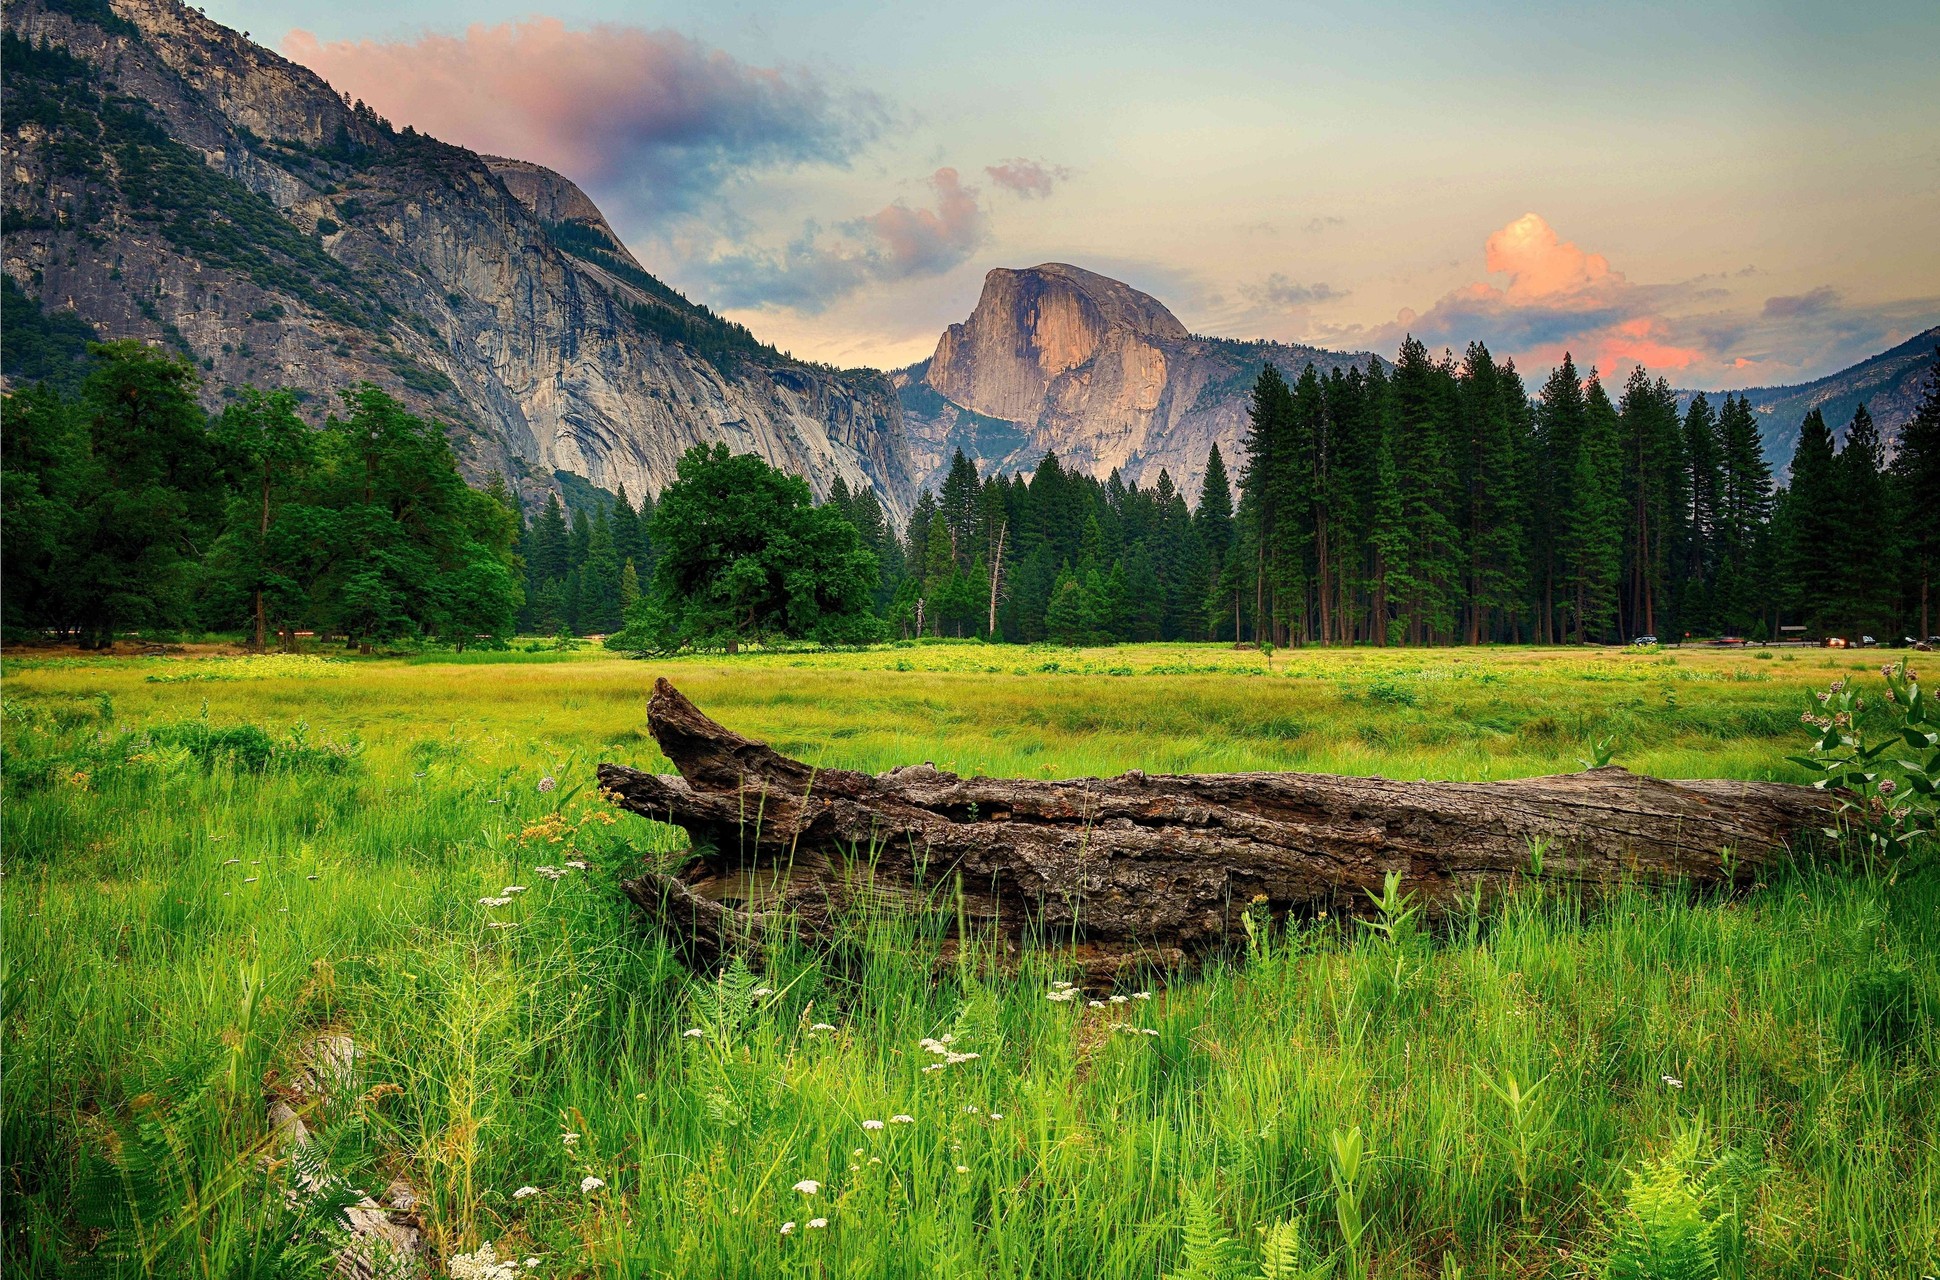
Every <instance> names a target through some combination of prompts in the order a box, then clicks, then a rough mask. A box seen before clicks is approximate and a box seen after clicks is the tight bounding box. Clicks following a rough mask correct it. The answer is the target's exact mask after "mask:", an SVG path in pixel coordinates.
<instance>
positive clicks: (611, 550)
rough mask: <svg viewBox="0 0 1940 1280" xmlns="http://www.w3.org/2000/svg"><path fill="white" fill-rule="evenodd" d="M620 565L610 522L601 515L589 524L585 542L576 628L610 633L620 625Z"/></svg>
mask: <svg viewBox="0 0 1940 1280" xmlns="http://www.w3.org/2000/svg"><path fill="white" fill-rule="evenodd" d="M621 567H622V562H621V560H620V555H619V551H618V548H617V547H616V546H615V543H614V538H613V523H612V521H611V519H609V517H608V516H607V514H606V513H605V512H601V513H600V518H599V519H597V520H595V521H593V522H592V527H591V532H590V533H589V534H588V537H587V543H586V564H585V566H584V568H583V569H582V570H581V573H580V588H579V625H580V629H581V630H583V631H585V632H588V633H592V634H601V635H606V634H611V633H612V632H615V631H618V630H619V629H620V627H621V626H622V619H623V612H622V606H621V601H620V595H621V593H620V576H621Z"/></svg>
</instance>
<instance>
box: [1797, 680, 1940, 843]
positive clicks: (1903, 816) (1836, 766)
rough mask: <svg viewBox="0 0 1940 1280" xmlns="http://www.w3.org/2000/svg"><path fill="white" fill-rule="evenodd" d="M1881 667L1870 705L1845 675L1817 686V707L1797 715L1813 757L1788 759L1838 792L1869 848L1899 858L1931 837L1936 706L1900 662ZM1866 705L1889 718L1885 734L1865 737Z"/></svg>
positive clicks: (1938, 746) (1939, 764)
mask: <svg viewBox="0 0 1940 1280" xmlns="http://www.w3.org/2000/svg"><path fill="white" fill-rule="evenodd" d="M1879 670H1880V675H1881V676H1883V677H1885V680H1886V690H1885V694H1884V696H1883V699H1881V700H1880V701H1877V702H1873V703H1869V702H1868V701H1867V699H1866V698H1865V697H1864V696H1862V695H1861V693H1860V692H1859V689H1858V688H1857V687H1856V686H1855V685H1854V684H1853V683H1852V682H1851V681H1848V680H1844V679H1840V680H1834V681H1833V682H1832V684H1831V686H1830V687H1828V688H1827V689H1824V690H1822V691H1821V692H1820V693H1819V695H1818V699H1819V705H1820V707H1821V708H1822V710H1820V711H1819V712H1816V713H1815V712H1813V711H1811V710H1807V711H1806V712H1805V714H1804V715H1802V716H1800V717H1799V720H1800V721H1801V723H1804V724H1806V725H1809V726H1811V727H1812V728H1813V729H1814V730H1816V731H1817V736H1816V741H1815V742H1814V743H1813V746H1812V754H1811V755H1809V756H1788V757H1787V759H1789V760H1791V761H1792V763H1794V764H1796V765H1799V766H1801V767H1803V768H1806V769H1809V770H1811V771H1813V772H1814V773H1817V774H1819V775H1820V777H1819V778H1818V779H1817V780H1816V781H1815V782H1814V783H1813V784H1812V785H1813V786H1815V787H1819V788H1821V789H1830V790H1834V791H1836V792H1837V793H1838V795H1839V797H1840V802H1841V803H1840V814H1841V817H1843V818H1844V819H1845V825H1846V826H1847V827H1848V828H1849V831H1850V833H1851V835H1852V837H1853V838H1855V839H1857V840H1859V841H1860V842H1861V844H1862V846H1863V847H1864V848H1865V849H1866V851H1867V852H1868V853H1871V854H1873V855H1875V856H1878V857H1882V858H1885V859H1888V860H1898V859H1903V858H1906V857H1908V856H1909V855H1911V854H1915V853H1924V852H1926V851H1928V850H1929V849H1930V847H1931V845H1932V842H1933V833H1934V821H1935V790H1936V787H1940V708H1936V707H1935V705H1934V701H1933V699H1932V698H1929V697H1927V696H1926V695H1925V694H1924V693H1922V692H1921V691H1920V683H1919V676H1918V674H1917V673H1915V672H1914V671H1912V670H1911V669H1910V668H1909V667H1908V666H1907V665H1906V661H1905V660H1904V659H1902V660H1901V661H1899V662H1898V663H1894V664H1890V665H1887V666H1883V667H1881V668H1880V669H1879ZM1869 708H1870V709H1871V711H1872V713H1873V717H1872V718H1874V719H1875V720H1882V719H1883V720H1884V721H1885V722H1886V731H1885V732H1884V733H1880V734H1878V735H1869V734H1868V733H1867V732H1866V730H1865V728H1864V727H1863V726H1862V724H1861V721H1862V718H1864V715H1865V713H1866V712H1867V711H1868V709H1869ZM1830 834H1833V835H1835V836H1836V835H1837V834H1839V833H1838V832H1832V833H1830Z"/></svg>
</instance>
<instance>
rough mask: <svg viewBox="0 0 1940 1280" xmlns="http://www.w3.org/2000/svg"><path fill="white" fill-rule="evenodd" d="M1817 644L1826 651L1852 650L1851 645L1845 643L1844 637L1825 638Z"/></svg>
mask: <svg viewBox="0 0 1940 1280" xmlns="http://www.w3.org/2000/svg"><path fill="white" fill-rule="evenodd" d="M1819 643H1820V644H1821V645H1823V646H1824V647H1826V648H1828V649H1850V648H1852V645H1851V644H1849V643H1847V641H1846V638H1845V637H1844V636H1827V637H1826V638H1825V639H1824V640H1821V641H1820V642H1819Z"/></svg>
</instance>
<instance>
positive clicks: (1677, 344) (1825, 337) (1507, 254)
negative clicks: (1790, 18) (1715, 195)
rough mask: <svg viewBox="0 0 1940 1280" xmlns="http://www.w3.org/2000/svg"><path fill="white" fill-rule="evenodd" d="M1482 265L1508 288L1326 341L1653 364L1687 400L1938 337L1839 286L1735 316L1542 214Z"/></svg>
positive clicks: (1927, 308)
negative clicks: (1637, 275)
mask: <svg viewBox="0 0 1940 1280" xmlns="http://www.w3.org/2000/svg"><path fill="white" fill-rule="evenodd" d="M1483 260H1484V265H1485V266H1486V267H1487V269H1488V272H1489V273H1490V274H1491V275H1492V276H1495V277H1497V279H1496V280H1493V281H1490V280H1479V281H1476V282H1474V283H1472V284H1468V285H1465V286H1463V287H1462V288H1459V289H1456V290H1454V291H1452V292H1450V293H1447V294H1444V295H1443V296H1442V297H1441V298H1440V299H1439V300H1437V301H1436V302H1435V304H1434V305H1433V306H1431V307H1429V308H1428V309H1427V310H1426V311H1424V312H1420V313H1416V312H1415V311H1413V310H1412V309H1408V308H1404V309H1402V310H1401V311H1400V312H1399V313H1398V314H1397V315H1396V316H1395V318H1394V320H1393V321H1391V322H1390V323H1387V324H1381V325H1372V326H1359V325H1348V326H1315V334H1314V336H1315V337H1316V338H1317V339H1318V340H1320V341H1322V342H1327V343H1330V344H1333V345H1341V346H1354V345H1364V346H1370V347H1373V348H1374V349H1376V350H1379V351H1383V352H1391V351H1393V350H1394V349H1395V348H1396V346H1397V345H1398V344H1399V343H1400V341H1401V339H1402V338H1403V337H1404V336H1405V335H1408V334H1413V335H1414V336H1415V337H1417V338H1419V339H1421V340H1422V341H1423V342H1424V343H1426V344H1427V345H1428V346H1429V347H1430V349H1437V348H1440V347H1443V346H1448V347H1453V348H1455V349H1456V350H1460V349H1461V348H1462V347H1464V346H1466V345H1467V344H1468V343H1469V342H1471V341H1474V340H1477V339H1479V340H1481V341H1482V342H1484V343H1486V344H1488V347H1489V349H1490V350H1491V351H1492V352H1493V353H1494V354H1495V355H1497V356H1498V357H1501V356H1511V357H1513V358H1514V359H1515V361H1516V363H1517V364H1518V365H1521V366H1522V367H1523V368H1525V369H1529V370H1536V371H1542V370H1547V369H1548V368H1550V367H1551V366H1553V365H1555V364H1556V363H1558V362H1559V361H1561V360H1562V358H1563V354H1564V353H1565V352H1568V353H1570V354H1571V355H1572V356H1574V357H1575V359H1576V363H1577V365H1578V366H1579V367H1581V368H1584V369H1588V368H1589V367H1591V366H1595V367H1596V368H1597V369H1598V370H1600V371H1601V372H1602V373H1603V374H1604V375H1605V376H1606V377H1611V378H1621V377H1622V376H1624V375H1625V374H1627V373H1628V371H1629V369H1630V367H1631V366H1632V365H1636V364H1641V365H1644V366H1645V367H1647V368H1649V369H1651V370H1652V371H1653V372H1659V373H1664V374H1667V375H1669V376H1671V377H1672V378H1673V379H1674V380H1676V381H1677V382H1678V384H1679V385H1681V386H1692V387H1695V386H1703V387H1747V386H1751V385H1754V384H1757V385H1764V386H1774V385H1781V384H1784V383H1790V382H1799V381H1806V380H1809V379H1812V378H1816V377H1820V376H1823V375H1824V374H1826V373H1829V372H1832V371H1833V370H1835V369H1838V368H1840V367H1842V366H1844V365H1848V364H1851V363H1853V362H1855V361H1857V360H1861V359H1864V358H1865V357H1866V356H1869V355H1872V354H1875V353H1877V352H1879V351H1881V350H1884V349H1885V348H1887V347H1890V346H1892V345H1894V344H1895V343H1898V342H1901V341H1904V340H1905V339H1906V338H1908V337H1910V336H1912V335H1913V334H1914V333H1917V332H1919V331H1920V330H1921V329H1923V328H1925V327H1927V326H1929V325H1931V324H1932V323H1933V317H1934V315H1935V314H1936V312H1940V303H1936V300H1935V299H1933V298H1930V297H1929V298H1913V299H1907V300H1905V301H1901V302H1892V303H1881V304H1876V305H1860V304H1855V303H1851V302H1849V301H1848V300H1847V299H1846V298H1845V297H1844V296H1843V295H1841V294H1840V293H1839V291H1838V290H1836V289H1834V288H1832V287H1831V286H1829V285H1821V286H1819V287H1817V288H1814V289H1811V290H1808V291H1807V292H1805V293H1801V294H1797V295H1782V296H1775V297H1768V298H1765V299H1764V300H1763V305H1762V306H1759V305H1758V304H1757V303H1756V302H1755V301H1752V300H1745V301H1742V302H1738V303H1736V304H1735V305H1734V303H1733V296H1734V295H1732V294H1731V292H1730V291H1728V290H1720V289H1719V287H1718V284H1717V282H1718V280H1719V278H1720V277H1718V276H1716V275H1707V276H1699V277H1696V278H1695V279H1691V280H1685V281H1678V282H1673V283H1669V284H1641V283H1638V282H1636V281H1633V280H1631V279H1629V278H1628V277H1627V276H1625V274H1624V273H1623V272H1622V271H1619V270H1618V269H1617V268H1616V267H1614V266H1612V265H1611V263H1610V261H1609V259H1607V258H1605V257H1604V256H1603V255H1602V254H1600V253H1592V252H1590V251H1589V250H1587V249H1584V248H1582V247H1581V246H1579V245H1577V244H1575V243H1574V242H1572V241H1569V240H1565V239H1564V238H1563V237H1562V236H1561V235H1560V234H1558V233H1557V231H1556V230H1555V228H1553V227H1551V226H1550V225H1549V223H1548V222H1547V221H1545V220H1544V219H1543V218H1542V217H1541V216H1540V215H1538V214H1534V213H1529V214H1524V215H1523V216H1522V217H1520V218H1517V219H1516V220H1515V221H1513V222H1511V223H1509V224H1508V225H1506V226H1504V227H1502V228H1500V229H1498V230H1497V231H1495V232H1494V233H1492V234H1491V235H1490V236H1489V237H1488V238H1487V240H1486V241H1485V243H1484V244H1483ZM1747 274H1750V273H1748V272H1747V271H1739V272H1736V273H1734V278H1743V277H1745V276H1746V275H1747ZM1538 376H1540V373H1539V374H1538Z"/></svg>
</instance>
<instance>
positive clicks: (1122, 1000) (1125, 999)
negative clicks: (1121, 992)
mask: <svg viewBox="0 0 1940 1280" xmlns="http://www.w3.org/2000/svg"><path fill="white" fill-rule="evenodd" d="M1131 999H1132V998H1131V997H1130V996H1113V997H1112V998H1111V1002H1112V1003H1113V1004H1129V1003H1130V1002H1131Z"/></svg>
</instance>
